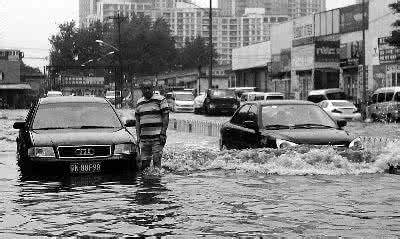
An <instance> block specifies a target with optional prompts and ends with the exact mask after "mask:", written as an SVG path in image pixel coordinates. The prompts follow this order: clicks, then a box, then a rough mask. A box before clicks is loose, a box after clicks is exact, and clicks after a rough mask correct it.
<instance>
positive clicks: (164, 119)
mask: <svg viewBox="0 0 400 239" xmlns="http://www.w3.org/2000/svg"><path fill="white" fill-rule="evenodd" d="M161 117H162V128H161V134H162V135H167V129H168V125H169V113H168V112H164V113H162V115H161Z"/></svg>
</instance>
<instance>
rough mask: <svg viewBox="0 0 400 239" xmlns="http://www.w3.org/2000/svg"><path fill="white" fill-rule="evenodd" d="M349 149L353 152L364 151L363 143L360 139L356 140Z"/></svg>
mask: <svg viewBox="0 0 400 239" xmlns="http://www.w3.org/2000/svg"><path fill="white" fill-rule="evenodd" d="M349 149H352V150H361V149H364V146H363V143H362V142H361V139H360V138H356V139H354V140H353V141H351V143H350V144H349Z"/></svg>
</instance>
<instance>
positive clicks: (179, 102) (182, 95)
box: [172, 91, 194, 112]
mask: <svg viewBox="0 0 400 239" xmlns="http://www.w3.org/2000/svg"><path fill="white" fill-rule="evenodd" d="M173 99H174V101H173V108H172V110H173V111H174V112H194V95H193V94H192V92H191V91H178V92H174V94H173Z"/></svg>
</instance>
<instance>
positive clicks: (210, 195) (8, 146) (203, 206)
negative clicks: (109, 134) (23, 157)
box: [0, 111, 400, 238]
mask: <svg viewBox="0 0 400 239" xmlns="http://www.w3.org/2000/svg"><path fill="white" fill-rule="evenodd" d="M25 113H26V112H25V111H0V194H1V197H0V238H26V237H27V236H38V237H55V236H63V237H72V236H82V237H84V236H92V237H93V238H107V237H118V236H120V237H123V236H130V237H143V236H149V237H150V236H169V237H171V238H175V237H180V238H188V237H199V236H204V237H209V238H215V237H227V238H229V237H238V236H266V237H279V236H285V237H288V238H296V237H304V236H318V237H320V238H321V237H322V238H323V237H327V236H334V237H339V236H342V237H344V236H347V237H355V238H377V237H385V238H397V236H398V235H399V234H400V195H399V193H398V192H399V190H400V186H399V183H398V181H399V179H400V176H398V175H390V174H385V173H384V170H385V166H386V165H385V163H387V162H388V161H390V160H395V159H392V158H391V155H394V154H397V155H398V149H397V148H399V147H398V146H397V148H396V146H394V145H393V146H391V147H392V149H391V150H389V151H386V152H365V153H363V154H361V155H353V154H351V153H348V154H343V155H342V154H337V153H336V152H335V151H334V150H332V149H329V148H321V149H299V150H298V151H296V152H290V153H289V152H280V153H278V152H276V151H273V150H247V151H242V152H237V151H230V152H229V151H226V152H219V151H218V150H217V145H216V140H217V139H215V138H211V137H203V136H196V135H188V134H180V133H177V132H169V139H168V143H167V145H168V146H167V148H166V150H165V155H164V160H163V165H164V170H163V171H162V172H161V173H155V172H151V171H150V172H144V173H137V174H136V173H130V174H115V175H75V176H65V175H64V176H63V175H60V176H42V175H30V176H27V175H21V174H20V172H19V168H18V166H17V164H16V143H15V138H16V136H17V131H16V130H13V129H12V124H13V123H14V121H16V120H23V119H24V118H25ZM185 137H186V138H185Z"/></svg>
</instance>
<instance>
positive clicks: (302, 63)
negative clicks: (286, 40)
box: [291, 44, 315, 71]
mask: <svg viewBox="0 0 400 239" xmlns="http://www.w3.org/2000/svg"><path fill="white" fill-rule="evenodd" d="M314 52H315V46H314V44H312V45H305V46H299V47H294V48H293V49H292V56H291V64H292V70H295V71H302V70H310V69H312V68H314V55H315V54H314Z"/></svg>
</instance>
